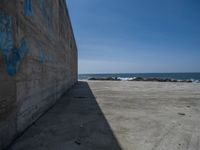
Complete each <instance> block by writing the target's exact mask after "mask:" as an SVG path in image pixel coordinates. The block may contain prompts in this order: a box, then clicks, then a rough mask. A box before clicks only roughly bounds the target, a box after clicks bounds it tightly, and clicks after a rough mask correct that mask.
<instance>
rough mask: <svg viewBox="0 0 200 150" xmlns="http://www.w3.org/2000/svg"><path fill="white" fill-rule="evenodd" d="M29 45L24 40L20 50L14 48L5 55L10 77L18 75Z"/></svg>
mask: <svg viewBox="0 0 200 150" xmlns="http://www.w3.org/2000/svg"><path fill="white" fill-rule="evenodd" d="M28 50H29V48H28V44H27V42H26V40H25V39H22V41H21V44H20V47H19V48H16V47H14V48H12V49H11V50H10V51H9V53H4V54H3V55H4V61H5V64H6V66H7V72H8V74H9V75H10V76H14V75H16V73H17V71H18V69H19V66H20V64H21V61H22V59H23V58H24V57H25V56H26V55H27V53H28Z"/></svg>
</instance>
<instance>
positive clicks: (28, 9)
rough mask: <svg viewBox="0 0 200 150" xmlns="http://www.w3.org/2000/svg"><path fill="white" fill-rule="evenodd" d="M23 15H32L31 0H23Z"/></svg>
mask: <svg viewBox="0 0 200 150" xmlns="http://www.w3.org/2000/svg"><path fill="white" fill-rule="evenodd" d="M24 15H25V16H32V15H33V8H32V0H24Z"/></svg>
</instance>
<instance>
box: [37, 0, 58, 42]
mask: <svg viewBox="0 0 200 150" xmlns="http://www.w3.org/2000/svg"><path fill="white" fill-rule="evenodd" d="M49 2H51V1H48V3H47V2H46V1H45V0H38V4H39V8H40V11H41V13H42V15H43V18H44V23H45V26H46V27H47V30H48V35H49V37H50V38H51V39H53V34H54V31H53V22H52V20H53V16H54V15H55V14H56V13H55V12H54V11H55V10H54V9H53V4H50V3H49Z"/></svg>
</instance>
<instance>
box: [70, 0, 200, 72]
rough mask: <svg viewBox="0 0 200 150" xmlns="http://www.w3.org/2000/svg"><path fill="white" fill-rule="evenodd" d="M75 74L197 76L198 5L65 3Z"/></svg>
mask: <svg viewBox="0 0 200 150" xmlns="http://www.w3.org/2000/svg"><path fill="white" fill-rule="evenodd" d="M67 4H68V8H69V13H70V16H71V21H72V25H73V29H74V34H75V38H76V41H77V45H78V51H79V73H136V72H137V73H138V72H140V73H145V72H200V0H67Z"/></svg>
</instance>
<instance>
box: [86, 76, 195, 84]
mask: <svg viewBox="0 0 200 150" xmlns="http://www.w3.org/2000/svg"><path fill="white" fill-rule="evenodd" d="M88 80H100V81H122V80H123V79H122V78H119V77H100V78H95V77H93V78H89V79H88ZM123 81H124V80H123ZM125 81H148V82H186V83H191V82H193V81H192V80H177V79H168V78H166V79H165V78H143V77H134V78H128V79H126V80H125Z"/></svg>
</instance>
